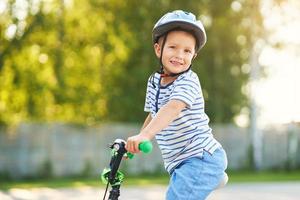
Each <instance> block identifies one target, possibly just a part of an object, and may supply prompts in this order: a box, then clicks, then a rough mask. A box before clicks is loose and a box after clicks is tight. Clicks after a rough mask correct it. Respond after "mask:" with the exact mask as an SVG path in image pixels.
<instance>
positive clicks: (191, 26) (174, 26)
mask: <svg viewBox="0 0 300 200" xmlns="http://www.w3.org/2000/svg"><path fill="white" fill-rule="evenodd" d="M174 30H181V31H185V32H188V33H191V34H192V35H194V37H195V39H196V52H198V51H199V50H200V49H201V48H202V47H203V46H204V45H205V43H206V33H205V29H204V26H203V24H202V23H201V21H199V20H196V17H195V15H194V14H193V13H190V12H185V11H182V10H175V11H173V12H169V13H167V14H165V15H164V16H162V17H161V18H160V19H159V20H158V21H157V22H156V24H155V25H154V27H153V30H152V40H153V43H157V42H158V39H159V38H160V37H162V36H165V35H167V34H168V33H169V32H170V31H174Z"/></svg>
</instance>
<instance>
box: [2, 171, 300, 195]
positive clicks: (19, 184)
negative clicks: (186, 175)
mask: <svg viewBox="0 0 300 200" xmlns="http://www.w3.org/2000/svg"><path fill="white" fill-rule="evenodd" d="M228 175H229V179H230V182H229V183H240V182H283V181H300V171H292V172H285V171H266V172H251V171H246V172H229V173H228ZM168 181H169V179H168V176H167V175H159V176H153V175H152V176H151V175H145V176H137V177H125V181H124V183H123V186H133V185H139V186H147V185H153V184H161V185H167V184H168ZM81 186H90V187H105V185H104V184H102V183H101V181H100V178H90V179H83V178H57V179H41V180H20V181H4V180H0V190H9V189H11V188H24V189H29V188H37V187H49V188H62V187H81Z"/></svg>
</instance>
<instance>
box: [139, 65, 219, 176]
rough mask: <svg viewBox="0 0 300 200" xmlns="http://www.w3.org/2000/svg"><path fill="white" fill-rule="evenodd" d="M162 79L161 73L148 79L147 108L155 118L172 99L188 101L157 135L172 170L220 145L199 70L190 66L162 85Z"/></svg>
mask: <svg viewBox="0 0 300 200" xmlns="http://www.w3.org/2000/svg"><path fill="white" fill-rule="evenodd" d="M160 79H161V78H160V74H158V73H155V74H154V75H153V76H152V77H150V78H149V80H148V85H147V93H146V102H145V107H144V110H145V111H146V112H150V113H151V117H152V118H154V117H155V115H156V113H157V112H158V110H159V109H160V108H161V107H162V106H164V105H165V104H166V103H167V102H169V101H170V100H175V99H176V100H180V101H183V102H184V103H186V105H187V107H186V108H185V109H183V110H182V112H181V113H180V115H179V116H178V117H177V118H176V119H175V120H174V121H173V122H172V123H171V124H169V126H168V127H167V128H165V129H163V130H162V131H161V132H159V133H157V134H156V136H155V137H156V141H157V143H158V145H159V148H160V150H161V153H162V157H163V160H164V165H165V168H166V170H167V171H168V172H169V173H171V172H172V170H173V169H174V168H175V167H176V166H177V165H178V164H180V163H181V162H182V161H183V160H185V159H187V158H191V157H196V156H199V157H202V154H203V150H205V151H207V152H209V153H211V154H212V153H213V152H214V151H215V150H216V149H217V148H218V147H220V146H221V145H220V143H219V142H218V141H217V140H215V139H214V137H213V135H212V129H211V128H210V127H209V125H208V123H209V118H208V116H207V115H206V114H205V111H204V99H203V95H202V90H201V86H200V82H199V78H198V76H197V74H196V73H194V72H193V71H192V70H189V71H188V72H186V73H184V74H181V75H180V76H178V77H177V79H176V80H175V81H174V82H172V83H170V84H168V85H165V86H161V84H160Z"/></svg>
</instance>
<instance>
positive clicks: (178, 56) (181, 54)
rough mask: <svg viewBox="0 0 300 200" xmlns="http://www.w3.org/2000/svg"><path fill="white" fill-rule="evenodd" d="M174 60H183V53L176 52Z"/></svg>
mask: <svg viewBox="0 0 300 200" xmlns="http://www.w3.org/2000/svg"><path fill="white" fill-rule="evenodd" d="M176 58H178V59H181V60H182V59H183V52H182V51H177V52H176Z"/></svg>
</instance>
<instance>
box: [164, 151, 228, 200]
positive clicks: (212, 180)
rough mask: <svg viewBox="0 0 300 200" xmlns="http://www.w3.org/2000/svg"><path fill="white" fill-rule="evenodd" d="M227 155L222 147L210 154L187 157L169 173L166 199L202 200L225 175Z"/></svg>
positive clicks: (204, 153)
mask: <svg viewBox="0 0 300 200" xmlns="http://www.w3.org/2000/svg"><path fill="white" fill-rule="evenodd" d="M226 168H227V156H226V153H225V151H224V149H223V148H218V149H216V150H215V152H214V153H213V154H212V155H211V154H210V153H208V152H206V151H204V152H203V156H202V157H201V158H200V157H192V158H189V159H187V160H185V161H183V162H182V163H180V164H179V165H178V166H177V167H176V168H175V169H174V171H173V172H172V173H171V177H170V183H169V187H168V191H167V196H166V199H167V200H204V199H206V197H207V196H208V195H209V194H210V193H211V192H212V191H213V190H214V189H216V188H217V186H218V185H219V183H220V182H221V181H222V180H223V178H224V176H225V170H226Z"/></svg>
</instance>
